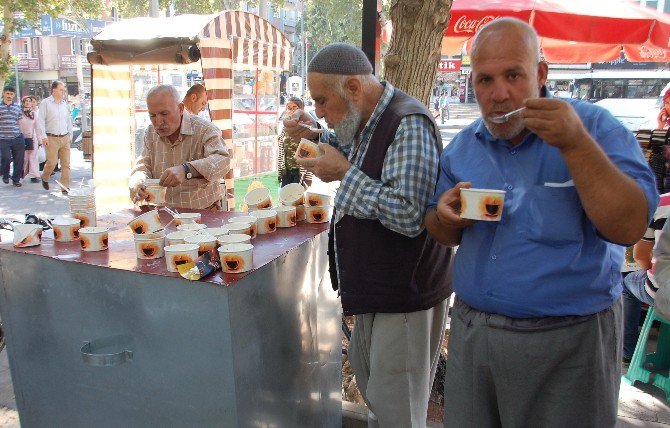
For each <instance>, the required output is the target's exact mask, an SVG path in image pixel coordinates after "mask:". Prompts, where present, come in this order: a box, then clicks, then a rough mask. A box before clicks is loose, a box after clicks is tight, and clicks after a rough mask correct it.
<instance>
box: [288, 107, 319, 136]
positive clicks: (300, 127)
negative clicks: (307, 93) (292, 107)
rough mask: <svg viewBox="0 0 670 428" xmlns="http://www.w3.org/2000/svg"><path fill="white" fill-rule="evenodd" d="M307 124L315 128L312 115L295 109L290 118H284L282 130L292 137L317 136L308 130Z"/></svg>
mask: <svg viewBox="0 0 670 428" xmlns="http://www.w3.org/2000/svg"><path fill="white" fill-rule="evenodd" d="M307 126H310V127H312V128H316V127H317V124H316V122H315V121H314V119H312V116H310V115H309V113H307V112H305V111H303V110H296V111H295V112H293V114H292V115H291V118H289V119H284V131H286V135H288V136H289V137H291V138H293V139H298V140H299V139H300V138H307V139H308V140H313V139H315V138H316V137H318V136H319V134H317V133H316V132H313V131H311V130H309V128H307Z"/></svg>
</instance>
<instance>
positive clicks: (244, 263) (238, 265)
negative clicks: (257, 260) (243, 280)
mask: <svg viewBox="0 0 670 428" xmlns="http://www.w3.org/2000/svg"><path fill="white" fill-rule="evenodd" d="M253 250H254V246H253V245H251V244H226V245H222V246H221V247H219V259H220V260H221V270H222V271H223V272H225V273H244V272H248V271H250V270H251V269H253V267H254V253H253Z"/></svg>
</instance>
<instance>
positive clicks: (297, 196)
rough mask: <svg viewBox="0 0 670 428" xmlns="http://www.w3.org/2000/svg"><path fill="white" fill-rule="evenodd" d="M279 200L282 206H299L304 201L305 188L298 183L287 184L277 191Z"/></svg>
mask: <svg viewBox="0 0 670 428" xmlns="http://www.w3.org/2000/svg"><path fill="white" fill-rule="evenodd" d="M279 200H280V201H281V203H282V204H283V205H288V206H297V205H300V204H302V203H303V201H304V200H305V188H304V187H302V184H300V183H290V184H287V185H286V186H284V187H282V188H281V189H279Z"/></svg>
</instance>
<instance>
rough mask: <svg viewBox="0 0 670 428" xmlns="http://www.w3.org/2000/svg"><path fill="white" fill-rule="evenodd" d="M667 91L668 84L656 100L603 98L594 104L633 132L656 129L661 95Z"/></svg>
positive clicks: (669, 84) (661, 103)
mask: <svg viewBox="0 0 670 428" xmlns="http://www.w3.org/2000/svg"><path fill="white" fill-rule="evenodd" d="M668 89H670V83H668V84H667V85H666V86H665V88H663V90H662V91H661V93H660V94H658V97H656V98H605V99H602V100H600V101H598V102H596V103H595V104H597V105H599V106H601V107H603V108H605V109H607V110H608V111H609V112H610V113H612V115H613V116H614V117H616V118H617V119H619V120H620V121H621V123H623V125H624V126H625V127H626V128H627V129H629V130H631V131H633V132H636V131H639V130H640V129H656V126H657V125H658V123H657V117H658V112H659V111H660V110H661V107H662V106H663V94H665V92H666V91H667V90H668Z"/></svg>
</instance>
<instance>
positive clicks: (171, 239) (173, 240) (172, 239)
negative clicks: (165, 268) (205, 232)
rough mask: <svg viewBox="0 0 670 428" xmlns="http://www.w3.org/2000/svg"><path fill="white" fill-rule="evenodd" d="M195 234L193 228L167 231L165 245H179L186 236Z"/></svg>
mask: <svg viewBox="0 0 670 428" xmlns="http://www.w3.org/2000/svg"><path fill="white" fill-rule="evenodd" d="M196 234H197V232H195V231H193V230H178V231H176V232H172V233H168V235H167V236H166V237H165V238H166V240H167V245H179V244H184V243H185V242H184V239H186V237H187V236H192V235H196Z"/></svg>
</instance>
